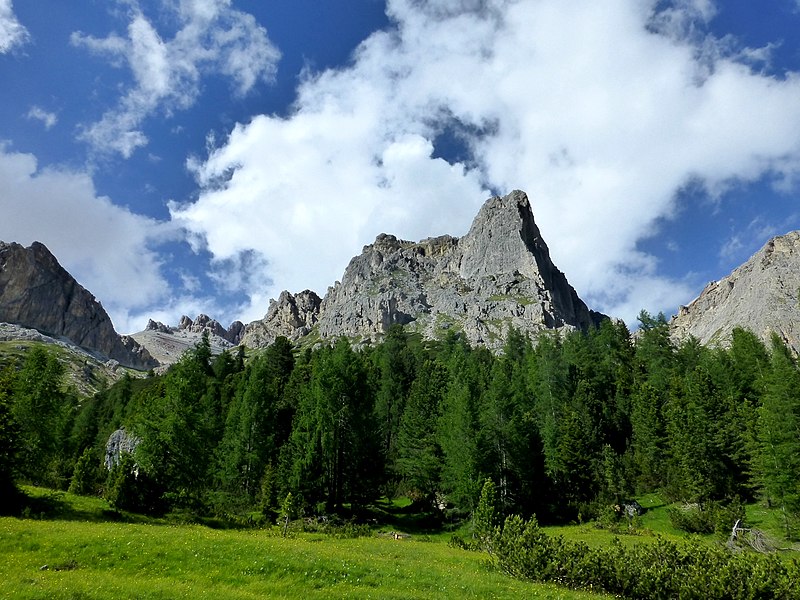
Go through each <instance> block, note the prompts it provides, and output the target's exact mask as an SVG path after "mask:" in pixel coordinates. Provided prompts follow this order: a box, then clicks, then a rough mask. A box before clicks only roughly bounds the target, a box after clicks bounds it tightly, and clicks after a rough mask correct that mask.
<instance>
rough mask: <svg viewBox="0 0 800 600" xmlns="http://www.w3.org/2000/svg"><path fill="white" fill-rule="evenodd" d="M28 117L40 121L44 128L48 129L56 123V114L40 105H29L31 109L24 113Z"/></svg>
mask: <svg viewBox="0 0 800 600" xmlns="http://www.w3.org/2000/svg"><path fill="white" fill-rule="evenodd" d="M26 116H27V117H28V118H29V119H33V120H35V121H41V122H42V124H43V125H44V128H45V129H50V128H51V127H53V126H54V125H55V124H56V123H58V115H57V114H56V113H54V112H49V111H46V110H45V109H43V108H41V107H40V106H31V109H30V110H29V111H28V114H27V115H26Z"/></svg>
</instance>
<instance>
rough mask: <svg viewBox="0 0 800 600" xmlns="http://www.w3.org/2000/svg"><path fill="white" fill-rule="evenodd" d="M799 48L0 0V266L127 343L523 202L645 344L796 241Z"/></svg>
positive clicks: (689, 33)
mask: <svg viewBox="0 0 800 600" xmlns="http://www.w3.org/2000/svg"><path fill="white" fill-rule="evenodd" d="M798 31H800V2H799V1H798V0H770V1H769V2H761V3H756V2H752V1H751V0H726V1H725V2H721V1H720V2H714V1H713V0H672V1H670V0H666V1H664V0H660V1H657V0H604V1H603V2H597V1H596V0H592V1H590V0H570V1H568V2H565V1H564V0H428V1H421V0H386V1H383V0H270V1H264V0H83V2H81V3H79V7H78V5H77V4H76V3H74V2H65V1H64V0H36V1H35V2H34V0H0V240H3V241H6V242H11V241H15V242H19V243H22V244H25V245H28V244H30V243H31V242H33V241H34V240H38V241H41V242H43V243H44V244H46V245H47V246H48V247H49V248H50V250H51V251H52V252H53V253H54V254H55V255H56V257H57V258H58V259H59V261H60V262H61V264H62V265H63V266H64V267H65V268H66V269H67V270H68V271H69V272H70V273H72V275H73V276H74V277H75V278H76V279H77V280H78V281H79V282H80V283H81V284H82V285H83V286H84V287H86V288H87V289H88V290H89V291H91V292H92V293H93V294H94V295H95V296H96V297H97V298H98V300H100V301H101V302H102V304H103V306H104V307H105V308H106V310H107V311H108V313H109V315H110V316H111V318H112V320H113V322H114V325H115V327H116V329H117V330H118V331H120V332H122V333H132V332H135V331H139V330H141V329H143V328H144V326H145V325H146V323H147V320H148V319H150V318H153V319H155V320H159V321H162V322H164V323H168V324H177V322H178V320H179V318H180V316H181V315H183V314H186V315H189V316H191V317H194V316H196V315H197V314H199V313H206V314H208V315H211V316H212V317H214V318H216V319H218V320H219V321H220V322H222V323H223V325H228V324H229V323H230V322H231V321H233V320H234V319H238V320H241V321H243V322H249V321H253V320H255V319H259V318H261V317H263V316H264V314H265V313H266V311H267V309H268V306H269V301H270V298H277V297H278V295H279V294H280V292H281V290H284V289H286V290H289V291H290V292H293V293H296V292H299V291H302V290H304V289H312V290H314V291H316V292H317V293H318V294H320V295H321V296H322V295H324V293H325V292H326V290H327V288H328V286H331V285H333V284H334V282H335V281H336V280H337V279H340V278H341V275H342V273H343V272H344V269H345V267H346V266H347V263H348V262H349V260H350V258H352V257H353V256H355V255H357V254H358V253H360V252H361V249H362V247H363V246H364V245H366V244H369V243H371V242H372V241H373V240H374V239H375V237H376V236H377V235H378V234H379V233H382V232H386V233H392V234H394V235H397V236H398V237H400V238H403V239H409V240H419V239H422V238H425V237H429V236H436V235H442V234H451V235H463V234H464V233H466V232H467V231H468V229H469V226H470V224H471V222H472V219H473V218H474V216H475V215H476V214H477V211H478V209H479V208H480V206H481V205H482V204H483V202H484V201H485V200H486V199H487V198H489V197H490V196H492V195H495V194H501V195H503V194H506V193H508V192H510V191H512V190H514V189H521V190H524V191H525V192H527V194H528V196H529V198H530V200H531V204H532V207H533V212H534V217H535V220H536V222H537V224H538V225H539V228H540V230H541V233H542V236H543V238H544V239H545V241H546V243H547V245H548V246H549V248H550V254H551V257H552V259H553V261H554V263H555V264H556V265H557V266H558V268H559V269H560V270H562V271H563V272H564V273H565V274H566V276H567V278H568V279H569V281H570V283H571V284H572V285H573V286H574V287H575V288H576V290H577V292H578V294H579V295H580V297H581V298H582V299H583V300H584V301H585V302H586V303H587V304H588V305H589V306H590V307H591V308H593V309H595V310H599V311H601V312H604V313H606V314H608V315H611V316H615V317H619V318H623V319H624V320H625V321H626V323H628V325H629V326H630V327H635V325H636V315H637V314H638V313H639V311H640V310H641V309H645V310H648V311H649V312H651V313H653V314H655V313H658V312H664V313H665V315H667V316H670V315H672V314H674V313H676V312H677V310H678V307H679V306H680V305H681V304H687V303H689V302H690V301H691V300H692V299H693V298H695V297H696V296H697V295H698V294H699V293H700V291H701V290H702V289H703V287H704V286H705V285H706V284H707V283H708V282H710V281H713V280H718V279H720V278H722V277H724V276H725V275H727V274H728V273H729V272H730V271H731V270H733V269H734V268H735V267H737V266H738V265H739V264H741V263H742V262H744V261H745V260H747V259H748V258H749V257H750V256H751V255H752V254H753V253H754V252H756V251H757V250H758V249H759V248H760V247H761V246H763V245H764V244H765V243H766V242H767V240H768V239H769V238H770V237H772V236H774V235H779V234H783V233H786V232H788V231H791V230H794V229H798V228H800V207H799V206H798V202H797V197H798V188H800V35H798V33H797V32H798Z"/></svg>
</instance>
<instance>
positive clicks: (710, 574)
mask: <svg viewBox="0 0 800 600" xmlns="http://www.w3.org/2000/svg"><path fill="white" fill-rule="evenodd" d="M492 547H493V549H494V554H493V555H492V556H493V559H494V560H495V561H496V564H497V566H498V567H499V568H500V569H501V570H502V571H504V572H506V573H507V574H509V575H511V576H514V577H519V578H523V579H528V580H531V581H537V582H553V583H558V584H561V585H565V586H568V587H571V588H576V589H586V590H594V591H605V592H608V593H611V594H616V595H619V596H621V597H625V598H664V599H667V598H681V599H694V598H697V599H700V598H703V599H706V598H707V599H716V598H719V599H723V598H724V599H730V600H738V599H739V598H742V599H744V598H781V599H787V600H792V599H800V588H798V587H797V586H796V584H795V582H796V581H799V580H800V563H798V562H797V561H796V560H792V561H791V562H784V561H782V560H781V559H780V558H778V557H777V556H776V555H770V556H762V555H759V554H748V553H738V554H731V553H729V552H727V551H726V550H724V549H723V548H721V547H712V546H707V545H703V544H701V543H700V542H699V541H697V540H692V541H689V542H684V543H676V542H672V541H669V540H666V539H663V538H658V539H657V540H656V541H655V543H650V544H635V545H634V546H633V547H631V548H624V547H623V546H622V544H621V543H619V541H616V540H615V542H614V543H612V544H611V545H610V546H609V547H604V548H590V547H588V546H587V545H586V544H584V543H582V542H570V541H567V540H565V539H564V538H563V537H561V536H558V537H550V536H547V535H546V534H545V533H544V532H543V531H542V530H541V529H540V528H539V525H538V523H537V522H536V519H535V518H533V519H531V520H530V521H528V522H524V521H523V520H522V519H521V518H520V517H518V516H511V517H509V518H507V519H506V521H505V523H504V525H503V527H502V529H499V528H498V529H497V530H496V534H495V539H494V540H493V543H492Z"/></svg>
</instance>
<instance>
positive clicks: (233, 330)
mask: <svg viewBox="0 0 800 600" xmlns="http://www.w3.org/2000/svg"><path fill="white" fill-rule="evenodd" d="M203 334H208V341H209V343H210V345H211V353H212V354H219V353H220V352H222V351H223V350H228V349H230V348H232V347H233V346H235V345H237V344H238V343H239V342H240V341H241V339H242V335H243V334H244V325H243V324H242V323H241V322H240V321H234V322H233V323H231V326H230V327H228V328H227V329H225V328H224V327H223V326H222V325H221V324H220V323H219V321H216V320H215V319H212V318H211V317H209V316H208V315H205V314H200V315H198V316H197V318H196V319H194V320H192V319H190V318H189V317H187V316H185V315H184V316H182V317H181V318H180V321H179V323H178V326H177V327H171V326H169V325H165V324H164V323H161V322H159V321H153V320H152V319H150V320H149V321H148V323H147V327H145V329H144V331H140V332H139V333H135V334H133V337H134V338H135V339H136V341H137V342H138V343H139V344H141V345H142V346H144V347H145V348H147V350H148V352H150V354H151V355H152V356H154V357H155V358H156V359H157V360H158V361H159V362H160V363H161V364H162V365H171V364H174V363H175V362H177V361H178V360H179V359H180V357H181V356H182V355H183V353H184V352H186V350H188V349H190V348H194V347H195V346H196V345H197V344H198V342H200V340H201V339H202V337H203Z"/></svg>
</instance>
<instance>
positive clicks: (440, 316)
mask: <svg viewBox="0 0 800 600" xmlns="http://www.w3.org/2000/svg"><path fill="white" fill-rule="evenodd" d="M310 293H311V292H303V294H310ZM299 296H300V295H298V297H299ZM298 297H295V296H292V295H291V294H289V293H288V292H284V293H282V294H281V296H280V298H279V299H278V301H277V302H274V303H272V304H271V305H270V310H269V312H268V313H267V316H266V317H265V318H264V319H263V320H262V321H257V322H256V323H251V324H250V325H248V326H247V328H246V333H245V336H244V337H243V342H244V343H245V344H247V345H248V346H253V345H264V344H265V343H269V342H270V341H271V340H274V338H275V336H276V335H285V336H286V337H289V338H291V339H298V338H299V337H302V336H304V335H307V334H308V333H309V332H311V331H312V330H314V329H315V330H316V333H317V334H318V335H319V337H320V338H323V339H324V338H334V337H338V336H342V335H344V336H347V337H350V338H354V339H361V340H367V339H369V340H377V339H380V337H381V336H382V335H383V334H384V333H385V332H386V331H387V330H388V329H389V327H391V326H392V325H394V324H400V325H404V326H406V327H408V328H410V329H412V330H414V331H417V332H419V333H421V334H422V335H423V336H424V337H426V338H436V337H439V336H440V335H441V334H442V333H444V332H445V331H447V330H448V329H457V330H460V331H462V332H463V334H464V335H465V336H466V337H467V339H468V340H469V341H470V342H471V343H473V344H483V345H486V346H489V347H491V348H494V349H497V348H500V347H501V346H502V344H503V341H504V339H505V336H506V334H507V332H508V328H509V326H513V327H514V328H516V329H519V330H521V331H523V332H526V333H528V334H531V335H536V334H537V333H539V332H540V331H542V330H544V329H552V328H564V327H566V328H586V327H588V326H590V325H591V324H593V323H596V322H597V321H598V320H599V319H601V318H602V315H599V314H597V313H594V312H592V311H590V310H589V309H588V308H587V307H586V305H585V304H584V303H583V302H582V301H581V300H580V299H579V298H578V296H577V294H576V293H575V290H574V289H573V288H572V287H571V286H570V285H569V283H568V282H567V280H566V278H565V277H564V275H563V273H561V272H560V271H559V270H558V269H557V268H556V267H555V266H554V265H553V264H552V261H551V260H550V254H549V250H548V248H547V245H546V244H545V242H544V240H543V239H542V236H541V234H540V232H539V228H538V227H537V226H536V223H535V221H534V218H533V213H532V211H531V206H530V202H529V201H528V197H527V196H526V195H525V194H524V193H523V192H520V191H515V192H512V193H511V194H509V195H507V196H503V197H499V196H498V197H494V198H490V199H489V200H487V201H486V203H485V204H484V205H483V207H482V208H481V210H480V211H479V213H478V215H477V216H476V217H475V219H474V221H473V223H472V227H471V228H470V230H469V232H468V233H467V234H466V235H465V236H464V237H462V238H457V237H453V236H450V235H443V236H439V237H433V238H426V239H424V240H421V241H419V242H414V241H407V240H401V239H399V238H397V237H396V236H393V235H390V234H386V233H382V234H380V235H378V236H377V237H376V238H375V241H374V242H373V243H372V244H369V245H367V246H364V248H363V250H362V252H361V254H360V255H358V256H356V257H354V258H353V259H352V260H351V261H350V264H349V265H348V266H347V269H346V270H345V272H344V274H343V275H342V278H341V281H337V282H336V283H335V284H334V285H333V286H332V287H331V288H329V290H328V293H327V294H326V295H325V298H324V299H323V300H321V301H319V298H318V297H316V295H314V298H313V301H308V296H306V297H305V298H306V301H305V302H304V303H303V306H302V307H301V306H300V304H299V303H298Z"/></svg>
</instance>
